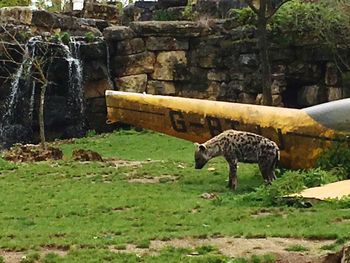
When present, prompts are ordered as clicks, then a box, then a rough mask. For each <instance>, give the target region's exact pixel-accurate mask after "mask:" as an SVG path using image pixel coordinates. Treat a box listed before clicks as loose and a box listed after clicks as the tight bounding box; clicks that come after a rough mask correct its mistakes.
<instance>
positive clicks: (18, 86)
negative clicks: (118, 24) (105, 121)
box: [0, 37, 86, 148]
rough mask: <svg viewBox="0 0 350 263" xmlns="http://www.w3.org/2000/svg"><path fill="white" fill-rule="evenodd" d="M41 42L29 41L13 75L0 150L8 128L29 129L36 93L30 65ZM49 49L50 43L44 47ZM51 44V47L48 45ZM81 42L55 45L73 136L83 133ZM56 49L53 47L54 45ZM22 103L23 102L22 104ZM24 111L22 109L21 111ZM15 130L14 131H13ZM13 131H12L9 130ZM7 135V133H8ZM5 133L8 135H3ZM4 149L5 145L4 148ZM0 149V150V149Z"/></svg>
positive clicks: (0, 126) (0, 133)
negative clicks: (62, 69)
mask: <svg viewBox="0 0 350 263" xmlns="http://www.w3.org/2000/svg"><path fill="white" fill-rule="evenodd" d="M43 41H44V40H43V39H42V38H41V37H33V38H31V39H30V40H29V41H28V42H27V43H26V45H25V47H24V54H23V60H22V63H21V64H20V66H19V67H18V69H17V71H16V72H15V74H14V75H13V81H12V83H11V87H10V95H9V97H8V100H7V110H6V112H5V114H4V116H2V118H1V119H0V121H1V122H0V146H1V144H4V142H2V141H4V140H5V141H6V138H4V137H6V136H4V132H5V131H6V129H7V130H9V129H8V127H11V126H15V125H22V126H23V127H26V128H28V129H31V127H32V125H33V120H34V118H35V116H34V110H35V97H36V93H37V92H39V90H38V89H37V88H39V87H40V85H36V82H35V79H34V78H33V74H34V70H35V69H33V61H35V56H36V55H37V54H36V48H37V44H38V43H42V42H43ZM47 44H48V45H50V43H47ZM51 44H52V43H51ZM81 44H82V43H81V42H78V41H76V40H75V39H74V38H72V39H71V42H70V43H69V45H64V44H63V43H59V44H58V46H59V49H61V50H62V51H63V54H64V59H65V60H66V61H67V62H68V69H67V70H68V72H69V80H68V85H69V89H68V97H67V107H66V109H67V111H68V115H69V116H74V120H73V121H72V122H74V125H75V127H78V128H75V132H77V133H79V134H82V133H84V131H85V125H86V124H85V117H84V116H85V104H84V92H83V88H82V83H83V67H82V63H81V59H80V46H81ZM56 46H57V45H56ZM25 100H27V101H26V102H25ZM25 107H26V109H24V108H25ZM14 129H15V128H14ZM12 130H13V129H12ZM10 131H11V129H10ZM7 133H9V132H7ZM4 145H5V144H4ZM0 148H1V147H0Z"/></svg>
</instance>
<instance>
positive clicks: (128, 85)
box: [115, 74, 147, 93]
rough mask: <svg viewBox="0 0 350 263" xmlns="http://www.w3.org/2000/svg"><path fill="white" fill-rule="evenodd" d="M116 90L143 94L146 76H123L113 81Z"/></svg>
mask: <svg viewBox="0 0 350 263" xmlns="http://www.w3.org/2000/svg"><path fill="white" fill-rule="evenodd" d="M115 85H116V87H117V90H121V91H128V92H139V93H142V92H145V91H146V86H147V74H139V75H132V76H125V77H120V78H116V79H115Z"/></svg>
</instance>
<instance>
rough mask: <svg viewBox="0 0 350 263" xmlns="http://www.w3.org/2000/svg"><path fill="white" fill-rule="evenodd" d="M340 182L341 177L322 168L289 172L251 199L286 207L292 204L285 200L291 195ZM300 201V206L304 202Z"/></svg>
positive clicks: (258, 191) (262, 188)
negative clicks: (306, 189)
mask: <svg viewBox="0 0 350 263" xmlns="http://www.w3.org/2000/svg"><path fill="white" fill-rule="evenodd" d="M338 180H339V177H338V176H336V175H335V174H334V173H333V172H329V171H324V170H322V169H320V168H317V169H310V170H307V171H290V170H287V171H286V172H285V173H284V174H283V175H282V176H281V177H280V178H278V179H276V180H275V181H273V182H272V184H271V185H269V186H261V187H259V188H258V189H257V191H256V192H255V193H253V194H252V196H251V197H252V198H253V199H255V200H260V201H263V202H264V203H265V204H266V205H285V204H287V203H289V202H290V200H288V199H287V198H285V197H286V196H287V195H289V194H293V193H298V192H300V191H302V190H304V189H305V188H310V187H316V186H321V185H324V184H328V183H333V182H336V181H338ZM299 201H300V202H299V203H300V204H301V203H302V202H303V201H302V200H299ZM297 203H298V202H297ZM299 203H298V204H299ZM301 205H302V204H301Z"/></svg>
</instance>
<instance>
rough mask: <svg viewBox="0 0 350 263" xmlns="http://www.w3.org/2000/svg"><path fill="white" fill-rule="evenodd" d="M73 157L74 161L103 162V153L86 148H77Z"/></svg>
mask: <svg viewBox="0 0 350 263" xmlns="http://www.w3.org/2000/svg"><path fill="white" fill-rule="evenodd" d="M72 158H73V160H74V161H82V162H87V161H90V162H103V159H102V157H101V155H100V154H99V153H98V152H95V151H92V150H85V149H75V150H73V153H72Z"/></svg>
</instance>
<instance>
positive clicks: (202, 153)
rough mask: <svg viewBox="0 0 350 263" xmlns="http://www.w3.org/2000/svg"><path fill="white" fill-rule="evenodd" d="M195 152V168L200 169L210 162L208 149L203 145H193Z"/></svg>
mask: <svg viewBox="0 0 350 263" xmlns="http://www.w3.org/2000/svg"><path fill="white" fill-rule="evenodd" d="M195 147H196V150H195V152H194V161H195V168H196V169H202V168H203V166H204V165H205V164H206V163H207V162H208V161H209V160H210V157H209V154H208V149H207V147H206V146H205V145H204V144H199V143H195Z"/></svg>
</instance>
